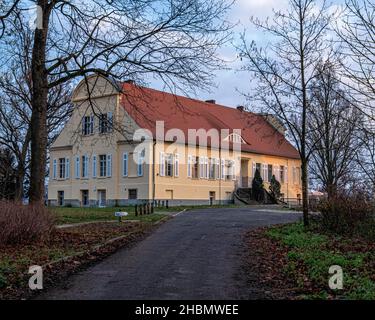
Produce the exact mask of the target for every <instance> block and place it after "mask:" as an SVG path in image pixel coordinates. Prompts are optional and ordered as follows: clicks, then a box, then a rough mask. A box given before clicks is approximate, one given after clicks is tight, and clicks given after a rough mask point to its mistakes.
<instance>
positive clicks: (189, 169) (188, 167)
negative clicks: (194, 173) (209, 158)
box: [187, 154, 191, 178]
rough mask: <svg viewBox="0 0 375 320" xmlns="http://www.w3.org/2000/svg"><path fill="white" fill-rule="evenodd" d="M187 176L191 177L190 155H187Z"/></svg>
mask: <svg viewBox="0 0 375 320" xmlns="http://www.w3.org/2000/svg"><path fill="white" fill-rule="evenodd" d="M187 176H188V177H189V178H191V155H190V154H189V155H188V163H187Z"/></svg>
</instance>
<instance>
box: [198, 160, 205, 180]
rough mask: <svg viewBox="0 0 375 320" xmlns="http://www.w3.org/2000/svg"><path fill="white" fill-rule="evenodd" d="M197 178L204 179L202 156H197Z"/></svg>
mask: <svg viewBox="0 0 375 320" xmlns="http://www.w3.org/2000/svg"><path fill="white" fill-rule="evenodd" d="M199 178H201V179H204V178H205V174H204V157H199Z"/></svg>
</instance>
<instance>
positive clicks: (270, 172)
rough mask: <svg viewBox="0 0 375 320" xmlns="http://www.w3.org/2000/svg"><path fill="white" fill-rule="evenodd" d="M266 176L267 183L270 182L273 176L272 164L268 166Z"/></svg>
mask: <svg viewBox="0 0 375 320" xmlns="http://www.w3.org/2000/svg"><path fill="white" fill-rule="evenodd" d="M267 175H268V182H271V179H272V175H273V168H272V164H269V165H268V170H267Z"/></svg>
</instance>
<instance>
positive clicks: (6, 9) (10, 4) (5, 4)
mask: <svg viewBox="0 0 375 320" xmlns="http://www.w3.org/2000/svg"><path fill="white" fill-rule="evenodd" d="M20 2H21V0H2V1H1V2H0V38H1V37H2V36H3V35H4V33H5V30H6V24H7V19H8V18H9V16H11V14H12V13H13V12H14V11H15V10H16V8H17V6H18V5H19V3H20Z"/></svg>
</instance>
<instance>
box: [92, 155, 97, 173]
mask: <svg viewBox="0 0 375 320" xmlns="http://www.w3.org/2000/svg"><path fill="white" fill-rule="evenodd" d="M96 159H97V158H96V155H93V156H92V177H93V178H96V174H97V173H96V170H97V162H96Z"/></svg>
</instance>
